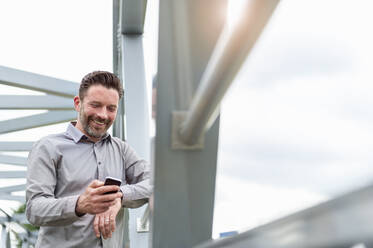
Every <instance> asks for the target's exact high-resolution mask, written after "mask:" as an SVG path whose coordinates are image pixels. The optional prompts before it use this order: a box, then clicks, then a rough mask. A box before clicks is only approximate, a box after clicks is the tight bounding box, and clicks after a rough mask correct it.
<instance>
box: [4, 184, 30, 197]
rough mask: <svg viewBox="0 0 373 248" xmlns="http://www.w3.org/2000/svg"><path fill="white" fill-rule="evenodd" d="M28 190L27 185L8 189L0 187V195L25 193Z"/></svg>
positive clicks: (8, 187)
mask: <svg viewBox="0 0 373 248" xmlns="http://www.w3.org/2000/svg"><path fill="white" fill-rule="evenodd" d="M25 189H26V184H20V185H14V186H7V187H0V195H1V194H3V193H11V192H17V191H24V190H25Z"/></svg>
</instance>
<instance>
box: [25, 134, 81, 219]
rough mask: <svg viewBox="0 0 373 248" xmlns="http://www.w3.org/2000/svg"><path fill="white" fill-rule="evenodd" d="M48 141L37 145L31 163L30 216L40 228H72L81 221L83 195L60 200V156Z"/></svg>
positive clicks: (27, 191) (28, 193) (28, 180)
mask: <svg viewBox="0 0 373 248" xmlns="http://www.w3.org/2000/svg"><path fill="white" fill-rule="evenodd" d="M53 147H54V146H53V145H52V144H49V142H48V140H43V139H42V140H40V141H38V142H37V143H35V144H34V146H33V148H32V150H31V152H30V154H29V156H28V159H27V185H26V216H27V219H28V221H29V222H30V223H31V224H33V225H36V226H62V225H69V224H71V223H73V222H74V221H76V220H77V219H79V217H78V216H76V214H75V205H76V201H77V199H78V197H79V195H73V196H67V197H62V198H56V197H55V195H54V192H55V187H56V183H57V164H58V160H59V155H58V153H57V152H56V151H55V150H54V148H53Z"/></svg>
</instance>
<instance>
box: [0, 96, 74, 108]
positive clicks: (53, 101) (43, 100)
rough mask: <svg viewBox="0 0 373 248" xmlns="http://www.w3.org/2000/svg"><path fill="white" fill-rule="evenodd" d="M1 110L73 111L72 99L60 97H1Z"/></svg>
mask: <svg viewBox="0 0 373 248" xmlns="http://www.w3.org/2000/svg"><path fill="white" fill-rule="evenodd" d="M0 109H50V110H72V109H74V103H73V101H72V98H66V97H59V96H20V95H0Z"/></svg>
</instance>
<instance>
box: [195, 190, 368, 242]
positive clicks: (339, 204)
mask: <svg viewBox="0 0 373 248" xmlns="http://www.w3.org/2000/svg"><path fill="white" fill-rule="evenodd" d="M372 195H373V185H371V186H368V187H366V188H363V189H360V190H357V191H354V192H350V193H348V194H345V195H342V196H339V197H337V198H334V199H332V200H329V201H327V202H324V203H321V204H319V205H316V206H314V207H311V208H308V209H305V210H303V211H300V212H297V213H294V214H292V215H290V216H287V217H284V218H281V219H279V220H276V221H273V222H271V223H268V224H265V225H263V226H259V227H257V228H254V229H252V230H249V231H246V232H243V233H240V234H238V235H235V236H232V237H228V238H222V239H218V240H210V241H208V242H206V243H204V244H201V245H197V246H195V247H194V248H228V247H272V248H299V247H314V248H334V247H341V248H342V247H343V248H351V247H353V246H354V245H356V244H366V245H368V247H371V245H372V244H373V229H372V228H371V223H372V220H373V214H372V211H371V210H372V208H373V200H372Z"/></svg>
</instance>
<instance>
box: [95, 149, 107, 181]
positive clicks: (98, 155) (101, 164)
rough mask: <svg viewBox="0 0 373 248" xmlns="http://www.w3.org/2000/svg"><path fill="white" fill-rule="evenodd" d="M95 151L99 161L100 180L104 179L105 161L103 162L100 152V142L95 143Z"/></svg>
mask: <svg viewBox="0 0 373 248" xmlns="http://www.w3.org/2000/svg"><path fill="white" fill-rule="evenodd" d="M94 149H95V153H96V159H97V160H96V161H97V171H98V180H100V181H104V179H105V178H104V170H103V163H102V159H101V158H102V157H101V154H100V152H99V145H98V143H95V145H94Z"/></svg>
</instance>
